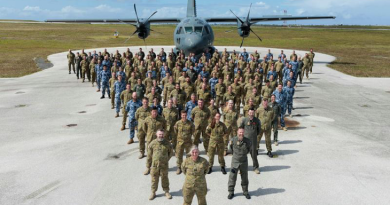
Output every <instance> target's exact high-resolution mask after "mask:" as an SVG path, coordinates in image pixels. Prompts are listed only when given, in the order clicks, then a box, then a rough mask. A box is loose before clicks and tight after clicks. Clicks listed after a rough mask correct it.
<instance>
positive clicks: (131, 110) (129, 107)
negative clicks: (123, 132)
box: [126, 100, 150, 149]
mask: <svg viewBox="0 0 390 205" xmlns="http://www.w3.org/2000/svg"><path fill="white" fill-rule="evenodd" d="M140 107H142V102H141V101H140V100H137V101H133V100H130V101H129V102H127V104H126V113H127V115H128V117H129V128H130V139H133V138H134V134H135V128H136V127H137V125H138V122H140V120H141V119H140V118H141V117H140V115H145V114H148V113H150V111H149V112H142V113H140V112H139V113H138V118H137V115H136V113H137V111H138V108H140ZM145 118H146V117H145ZM140 135H141V131H140V130H138V133H137V136H138V139H140ZM144 138H145V134H144ZM144 146H145V142H144ZM140 148H141V140H140ZM144 149H145V147H144Z"/></svg>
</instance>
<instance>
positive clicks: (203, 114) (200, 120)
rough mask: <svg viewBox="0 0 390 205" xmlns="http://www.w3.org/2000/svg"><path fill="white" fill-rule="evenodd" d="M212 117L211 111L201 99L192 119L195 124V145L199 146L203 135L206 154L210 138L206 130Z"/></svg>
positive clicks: (192, 113)
mask: <svg viewBox="0 0 390 205" xmlns="http://www.w3.org/2000/svg"><path fill="white" fill-rule="evenodd" d="M210 115H211V113H210V110H209V109H208V108H207V107H206V106H205V105H204V100H203V99H199V100H198V106H197V107H195V108H194V109H193V110H192V111H191V118H192V120H193V121H194V123H195V136H194V145H195V146H198V145H199V143H200V135H202V139H203V146H204V149H205V150H206V152H207V149H208V145H209V137H208V136H207V135H206V128H207V123H208V119H209V118H210Z"/></svg>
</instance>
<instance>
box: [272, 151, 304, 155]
mask: <svg viewBox="0 0 390 205" xmlns="http://www.w3.org/2000/svg"><path fill="white" fill-rule="evenodd" d="M298 152H299V150H278V151H276V152H275V153H274V155H289V154H295V153H298Z"/></svg>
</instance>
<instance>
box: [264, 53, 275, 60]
mask: <svg viewBox="0 0 390 205" xmlns="http://www.w3.org/2000/svg"><path fill="white" fill-rule="evenodd" d="M271 57H274V54H272V53H267V55H266V60H267V61H269V60H271Z"/></svg>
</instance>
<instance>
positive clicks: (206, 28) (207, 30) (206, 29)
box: [204, 26, 210, 34]
mask: <svg viewBox="0 0 390 205" xmlns="http://www.w3.org/2000/svg"><path fill="white" fill-rule="evenodd" d="M204 30H205V31H206V33H207V34H210V31H209V28H208V27H207V26H205V27H204Z"/></svg>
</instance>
